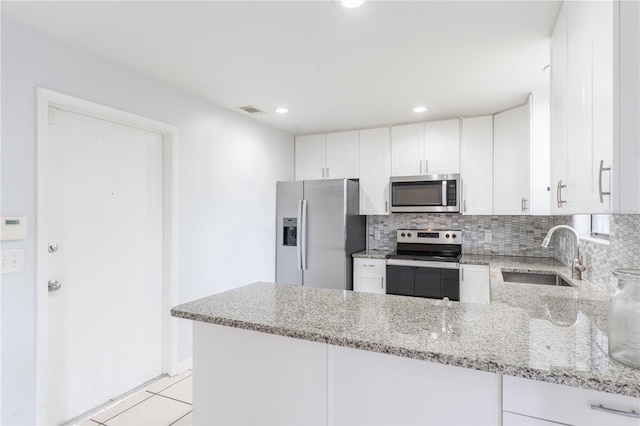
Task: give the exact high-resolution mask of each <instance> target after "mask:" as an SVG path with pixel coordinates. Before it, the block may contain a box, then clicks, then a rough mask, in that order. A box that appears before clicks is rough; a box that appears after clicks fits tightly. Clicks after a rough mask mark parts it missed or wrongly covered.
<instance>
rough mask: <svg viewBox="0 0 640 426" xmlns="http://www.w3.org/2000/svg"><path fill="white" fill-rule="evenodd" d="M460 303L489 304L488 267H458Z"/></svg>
mask: <svg viewBox="0 0 640 426" xmlns="http://www.w3.org/2000/svg"><path fill="white" fill-rule="evenodd" d="M460 301H461V302H465V303H483V304H488V303H489V301H490V292H489V267H488V266H484V265H461V266H460Z"/></svg>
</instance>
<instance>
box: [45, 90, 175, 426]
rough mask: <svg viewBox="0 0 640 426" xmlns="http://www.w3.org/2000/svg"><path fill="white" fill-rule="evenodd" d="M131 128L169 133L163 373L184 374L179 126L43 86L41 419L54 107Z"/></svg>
mask: <svg viewBox="0 0 640 426" xmlns="http://www.w3.org/2000/svg"><path fill="white" fill-rule="evenodd" d="M50 106H53V107H55V108H58V109H62V110H67V111H72V112H76V113H80V114H83V115H86V116H91V117H95V118H98V119H103V120H107V121H111V122H114V123H118V124H123V125H128V126H132V127H135V128H139V129H143V130H148V131H152V132H155V133H160V134H162V135H163V177H162V179H163V241H164V244H163V262H162V265H163V266H162V269H163V270H162V273H163V283H162V307H163V314H162V340H163V341H162V347H163V350H162V373H164V374H168V375H174V374H177V373H179V372H180V371H179V370H180V367H181V364H180V363H179V352H178V321H177V320H176V319H175V318H172V317H171V308H172V307H173V306H175V305H177V304H178V288H177V285H178V190H179V187H178V166H179V162H178V160H179V159H178V152H179V151H178V133H179V128H178V127H177V126H173V125H170V124H167V123H163V122H160V121H156V120H152V119H149V118H146V117H142V116H139V115H135V114H132V113H129V112H125V111H121V110H118V109H115V108H111V107H108V106H105V105H101V104H97V103H94V102H90V101H87V100H84V99H80V98H76V97H73V96H69V95H65V94H63V93H59V92H55V91H53V90H49V89H45V88H43V87H38V88H37V100H36V109H37V116H36V228H35V230H36V235H35V241H36V250H35V253H36V274H35V275H36V282H35V299H36V330H35V331H36V342H35V343H36V419H37V423H38V424H42V422H43V421H44V420H45V419H44V418H42V417H43V413H44V410H43V406H44V404H45V403H46V399H47V394H46V392H47V387H46V377H47V373H48V371H47V355H48V348H47V338H48V335H49V333H48V327H47V316H48V293H49V292H48V289H47V286H46V282H47V279H48V278H47V277H46V276H45V272H46V271H45V268H46V255H47V240H46V238H45V237H46V235H47V232H46V231H47V229H46V225H45V223H46V222H45V220H44V219H45V214H46V212H45V211H44V207H43V206H44V194H43V190H42V188H44V182H45V181H46V179H47V174H46V170H47V166H48V165H47V164H46V157H45V155H44V152H45V151H44V147H45V144H46V143H47V134H48V132H47V128H48V125H49V124H48V122H49V107H50Z"/></svg>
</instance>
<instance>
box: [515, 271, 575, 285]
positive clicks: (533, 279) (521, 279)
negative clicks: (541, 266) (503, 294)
mask: <svg viewBox="0 0 640 426" xmlns="http://www.w3.org/2000/svg"><path fill="white" fill-rule="evenodd" d="M502 278H503V279H504V282H508V283H523V284H542V285H557V286H561V287H573V285H571V283H569V282H568V281H567V280H565V279H564V278H562V277H561V276H560V275H557V274H535V273H529V272H505V271H503V272H502Z"/></svg>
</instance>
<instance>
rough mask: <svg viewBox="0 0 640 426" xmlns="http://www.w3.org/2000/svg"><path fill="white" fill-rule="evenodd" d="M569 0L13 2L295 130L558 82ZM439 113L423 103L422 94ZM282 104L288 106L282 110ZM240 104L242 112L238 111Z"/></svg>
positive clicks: (101, 49) (503, 103)
mask: <svg viewBox="0 0 640 426" xmlns="http://www.w3.org/2000/svg"><path fill="white" fill-rule="evenodd" d="M560 5H561V2H560V1H559V0H554V1H495V2H489V1H478V0H476V1H452V0H448V1H368V2H366V3H365V4H364V5H363V6H362V7H360V8H358V9H346V8H344V7H342V6H341V5H340V4H339V3H336V2H334V1H331V0H326V1H315V2H311V1H285V2H274V1H257V2H249V1H237V0H236V1H195V2H187V1H160V2H155V1H141V2H134V1H126V2H112V1H106V2H94V1H76V2H73V1H72V2H57V1H45V2H25V1H18V2H10V1H2V14H3V15H4V16H6V17H8V18H10V19H12V20H14V21H18V22H21V23H23V24H25V25H27V26H30V27H32V28H35V29H36V30H38V31H41V32H43V33H45V34H48V35H50V36H51V37H54V38H57V39H60V40H63V41H65V42H67V43H70V44H73V45H75V46H78V47H81V48H82V49H86V50H88V51H90V52H93V53H94V54H96V55H99V56H103V57H106V58H109V59H110V60H112V61H114V62H116V63H119V64H122V65H124V66H126V67H128V68H131V69H133V70H135V71H137V72H139V73H142V74H145V75H148V76H151V77H153V78H155V79H158V80H161V81H163V82H166V83H168V84H170V85H172V86H175V87H178V88H180V89H183V90H185V91H187V92H190V93H194V94H197V95H198V96H202V97H204V98H207V99H209V100H211V101H213V102H215V103H217V104H219V105H222V106H224V107H227V108H230V109H234V110H236V111H239V110H238V107H240V106H245V105H254V106H256V107H258V108H260V109H262V110H265V111H267V114H264V115H261V116H255V118H256V119H258V120H261V121H264V122H266V123H268V124H271V125H273V126H275V127H279V128H282V129H285V130H288V131H290V132H291V133H294V134H306V133H314V132H322V131H334V130H345V129H356V128H364V127H374V126H380V125H387V124H399V123H407V122H415V121H423V120H430V119H437V118H452V117H463V116H473V115H482V114H487V113H493V112H497V111H500V110H503V109H506V108H509V107H512V106H516V105H519V104H522V103H523V102H524V101H525V99H526V96H527V94H528V93H529V92H531V91H532V90H535V89H537V88H540V87H544V85H545V84H548V73H545V72H543V71H542V70H543V68H544V67H545V66H546V65H547V64H548V63H549V36H550V34H551V31H552V29H553V25H554V23H555V20H556V17H557V15H558V11H559V9H560ZM417 105H425V106H428V107H429V108H430V111H429V112H427V113H423V114H416V113H414V112H413V111H412V109H413V107H414V106H417ZM279 106H286V107H288V108H289V109H290V113H289V114H286V115H280V114H276V113H275V111H274V109H275V108H277V107H279ZM239 112H240V113H241V114H246V113H245V112H242V111H239Z"/></svg>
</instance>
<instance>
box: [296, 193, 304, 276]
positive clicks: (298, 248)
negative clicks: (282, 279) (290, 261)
mask: <svg viewBox="0 0 640 426" xmlns="http://www.w3.org/2000/svg"><path fill="white" fill-rule="evenodd" d="M297 223H298V241H297V243H296V255H297V260H298V262H297V265H298V271H302V229H303V226H302V200H298V218H297Z"/></svg>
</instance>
